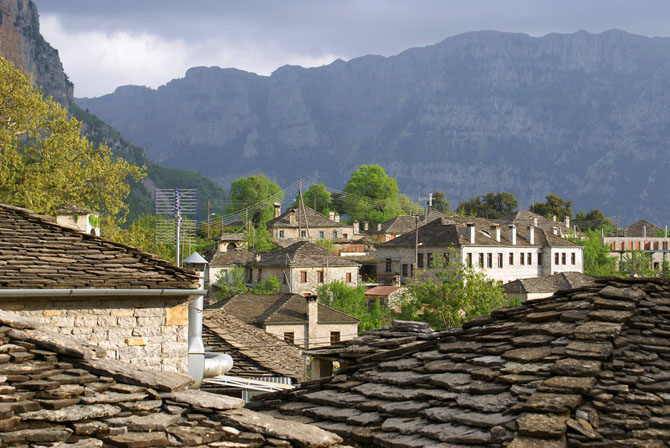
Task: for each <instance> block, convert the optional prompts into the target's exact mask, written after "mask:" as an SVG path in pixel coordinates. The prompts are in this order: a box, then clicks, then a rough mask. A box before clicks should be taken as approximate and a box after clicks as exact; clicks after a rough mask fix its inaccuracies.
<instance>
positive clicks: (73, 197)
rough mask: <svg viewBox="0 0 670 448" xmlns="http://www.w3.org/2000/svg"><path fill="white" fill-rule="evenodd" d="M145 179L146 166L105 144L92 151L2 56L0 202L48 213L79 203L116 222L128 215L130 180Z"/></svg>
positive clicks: (72, 123) (74, 125)
mask: <svg viewBox="0 0 670 448" xmlns="http://www.w3.org/2000/svg"><path fill="white" fill-rule="evenodd" d="M143 176H144V168H139V167H137V166H135V165H132V164H130V163H128V162H127V161H125V160H123V159H115V158H114V157H113V156H112V151H111V150H110V149H109V148H107V147H106V146H103V145H100V146H98V147H93V145H92V144H91V143H90V142H89V141H88V140H87V139H86V138H85V137H84V136H82V135H81V123H80V122H79V121H77V120H76V119H74V118H72V119H68V118H67V114H66V112H65V110H64V109H63V108H61V107H60V106H59V105H58V104H57V103H56V102H55V101H53V100H52V99H51V98H46V99H43V98H42V95H41V93H40V91H39V90H38V89H36V88H34V87H32V86H31V85H30V80H29V78H28V76H26V75H25V74H24V73H22V72H21V71H20V70H17V69H15V68H14V66H13V65H12V63H11V62H8V61H6V60H5V59H3V58H0V201H1V202H4V203H7V204H13V205H17V206H21V207H26V208H29V209H31V210H34V211H36V212H38V213H44V214H50V213H53V212H54V210H55V209H56V208H57V207H58V206H59V205H62V204H77V205H81V206H84V207H87V208H90V209H92V210H95V211H97V212H99V213H100V214H101V215H103V216H106V217H107V221H106V222H111V223H114V222H115V221H116V220H119V221H123V219H124V218H125V215H126V213H127V212H128V207H127V205H126V203H125V199H126V198H127V196H128V193H129V191H130V187H129V185H128V179H133V180H139V179H141V178H142V177H143Z"/></svg>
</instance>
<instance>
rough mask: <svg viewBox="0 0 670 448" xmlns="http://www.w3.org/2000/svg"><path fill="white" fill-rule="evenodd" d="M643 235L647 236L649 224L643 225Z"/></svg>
mask: <svg viewBox="0 0 670 448" xmlns="http://www.w3.org/2000/svg"><path fill="white" fill-rule="evenodd" d="M642 237H643V238H646V237H647V226H642Z"/></svg>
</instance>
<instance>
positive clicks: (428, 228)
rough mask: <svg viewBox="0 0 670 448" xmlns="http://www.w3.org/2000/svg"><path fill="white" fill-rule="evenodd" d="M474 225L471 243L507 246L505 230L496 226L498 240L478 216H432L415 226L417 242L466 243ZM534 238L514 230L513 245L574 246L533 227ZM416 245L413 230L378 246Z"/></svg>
mask: <svg viewBox="0 0 670 448" xmlns="http://www.w3.org/2000/svg"><path fill="white" fill-rule="evenodd" d="M469 222H472V223H474V224H475V244H474V245H475V246H499V247H502V246H511V245H512V243H511V241H510V240H509V239H508V236H509V231H508V229H503V228H501V229H500V242H498V241H496V239H495V235H493V234H492V233H491V227H490V226H491V225H493V224H495V223H494V222H493V221H489V220H486V219H482V218H455V217H451V216H450V217H446V218H441V219H436V220H435V221H432V222H430V223H428V224H426V225H424V226H422V227H419V232H418V233H419V238H418V240H419V243H420V244H421V245H423V246H426V247H445V246H454V247H458V246H470V245H471V244H470V241H469V239H468V237H467V235H466V227H467V223H469ZM534 232H535V241H534V243H533V244H532V245H531V244H530V242H529V241H528V240H527V239H526V236H527V232H526V229H523V228H518V229H517V238H516V245H517V246H521V247H538V246H540V247H541V246H552V247H578V246H579V245H578V244H575V243H573V242H571V241H568V240H566V239H565V238H561V237H560V236H558V235H554V234H552V233H551V232H547V231H545V230H543V229H540V228H535V231H534ZM415 244H416V235H415V234H414V232H410V233H406V234H404V235H401V236H399V237H397V238H395V239H392V240H390V241H387V242H385V243H382V244H380V245H379V246H378V247H380V248H387V247H412V248H413V247H414V246H415Z"/></svg>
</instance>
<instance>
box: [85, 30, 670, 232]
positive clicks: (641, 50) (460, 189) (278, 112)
mask: <svg viewBox="0 0 670 448" xmlns="http://www.w3.org/2000/svg"><path fill="white" fill-rule="evenodd" d="M668 79H670V39H666V38H653V39H652V38H646V37H641V36H634V35H630V34H627V33H625V32H621V31H609V32H606V33H602V34H598V35H593V34H589V33H586V32H578V33H574V34H563V35H559V34H551V35H547V36H545V37H542V38H533V37H530V36H527V35H522V34H509V33H498V32H477V33H467V34H463V35H459V36H455V37H452V38H448V39H446V40H444V41H443V42H440V43H439V44H436V45H433V46H429V47H425V48H415V49H411V50H408V51H405V52H403V53H401V54H399V55H397V56H394V57H389V58H384V57H379V56H365V57H361V58H358V59H354V60H351V61H349V62H343V61H339V60H338V61H335V62H333V63H332V64H330V65H328V66H325V67H320V68H312V69H303V68H300V67H292V66H286V67H282V68H280V69H278V70H277V71H275V72H274V73H273V74H272V75H271V76H270V77H263V76H257V75H254V74H251V73H246V72H242V71H238V70H233V69H225V70H224V69H219V68H204V67H198V68H193V69H191V70H189V71H188V72H187V73H186V76H185V77H184V78H183V79H177V80H173V81H171V82H169V83H168V84H167V85H165V86H162V87H160V88H158V89H157V90H152V89H147V88H144V87H132V86H126V87H120V88H118V89H117V90H116V92H114V93H113V94H110V95H106V96H104V97H100V98H91V99H79V100H77V101H78V102H79V104H80V105H82V106H83V107H86V108H88V109H89V110H91V111H92V112H94V113H96V114H97V115H98V116H100V117H102V118H103V119H105V120H107V121H108V122H110V123H112V125H114V126H115V127H116V128H117V129H120V130H121V132H122V133H123V134H124V135H125V136H127V137H128V138H129V139H131V140H132V141H134V142H137V143H138V144H140V145H143V146H145V147H146V148H147V150H148V154H149V156H150V157H151V158H152V159H153V160H156V161H160V162H161V163H163V164H166V165H168V166H179V167H188V168H190V169H194V170H197V171H199V172H201V173H204V174H206V175H208V176H210V177H211V178H213V179H215V180H216V181H218V182H219V183H221V184H223V185H226V184H227V183H229V182H230V181H232V180H233V179H234V178H236V177H238V176H242V175H248V174H251V173H254V172H264V173H266V174H268V175H269V176H270V177H271V178H273V179H275V180H277V181H279V182H281V183H290V182H292V181H293V180H295V178H296V177H298V176H300V177H302V178H305V179H310V180H319V181H323V182H326V183H327V184H329V185H331V186H334V187H338V186H339V187H341V186H342V185H343V183H344V182H345V180H346V179H347V178H348V176H349V174H350V173H351V172H352V171H353V170H354V169H355V167H356V166H357V165H359V164H364V163H379V164H381V165H382V166H384V168H385V169H386V170H387V172H389V173H390V174H391V175H393V176H396V177H397V178H398V181H399V184H400V188H401V190H403V191H405V192H408V193H411V194H416V195H418V194H420V195H422V196H425V195H426V193H428V192H429V191H432V189H434V188H437V189H440V190H442V191H445V192H447V196H448V198H449V200H450V201H451V202H452V204H454V203H456V202H457V201H459V200H462V199H464V198H468V197H471V196H474V195H476V194H481V193H486V192H489V191H510V192H512V193H514V194H516V196H517V199H519V202H520V204H521V205H527V204H528V203H529V202H530V201H538V200H543V198H544V196H545V195H546V194H549V193H556V194H558V195H560V196H562V197H565V198H567V199H573V200H574V201H575V206H576V208H578V209H589V208H591V207H594V208H596V207H597V208H601V209H602V210H603V211H604V213H605V214H607V215H608V216H612V215H620V216H621V217H622V220H623V222H625V221H626V220H631V221H632V220H633V219H634V218H636V217H647V218H648V219H652V220H656V221H657V222H658V223H659V224H661V223H664V222H667V220H669V219H670V210H669V209H668V208H667V207H666V204H667V201H666V193H665V192H666V191H668V189H670V178H668V176H666V173H667V172H668V169H669V168H670V146H669V145H670V143H668V142H670V109H668V107H667V105H668V104H670V84H668Z"/></svg>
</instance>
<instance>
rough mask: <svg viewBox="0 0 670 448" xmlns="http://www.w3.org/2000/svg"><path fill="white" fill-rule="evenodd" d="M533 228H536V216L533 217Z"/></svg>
mask: <svg viewBox="0 0 670 448" xmlns="http://www.w3.org/2000/svg"><path fill="white" fill-rule="evenodd" d="M533 227H537V216H533Z"/></svg>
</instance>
